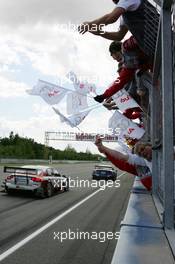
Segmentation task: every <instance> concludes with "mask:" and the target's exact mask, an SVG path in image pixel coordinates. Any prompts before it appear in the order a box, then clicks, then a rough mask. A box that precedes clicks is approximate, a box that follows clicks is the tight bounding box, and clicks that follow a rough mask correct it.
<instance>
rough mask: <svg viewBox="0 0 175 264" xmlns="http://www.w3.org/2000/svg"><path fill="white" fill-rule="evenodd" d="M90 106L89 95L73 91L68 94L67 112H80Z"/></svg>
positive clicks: (69, 113)
mask: <svg viewBox="0 0 175 264" xmlns="http://www.w3.org/2000/svg"><path fill="white" fill-rule="evenodd" d="M86 108H88V104H87V96H84V95H81V94H79V93H76V92H73V93H68V95H67V114H68V115H71V114H77V113H78V112H80V111H82V110H84V109H86Z"/></svg>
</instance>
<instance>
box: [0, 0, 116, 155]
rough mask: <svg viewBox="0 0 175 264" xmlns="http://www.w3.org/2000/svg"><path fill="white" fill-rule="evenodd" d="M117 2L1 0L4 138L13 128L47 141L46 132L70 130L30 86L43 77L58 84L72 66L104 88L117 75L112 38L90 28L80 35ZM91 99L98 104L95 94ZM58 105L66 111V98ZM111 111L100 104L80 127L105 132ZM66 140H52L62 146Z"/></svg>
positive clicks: (82, 146)
mask: <svg viewBox="0 0 175 264" xmlns="http://www.w3.org/2000/svg"><path fill="white" fill-rule="evenodd" d="M114 7H115V6H114V4H113V2H112V1H109V0H96V1H94V0H74V1H70V0H64V1H61V0H59V1H58V0H43V1H41V0H22V1H21V0H0V137H4V136H8V135H9V133H10V131H14V133H18V134H19V135H20V136H24V137H28V138H33V139H34V140H35V141H37V142H40V143H44V134H45V131H60V130H61V131H71V129H70V127H69V126H68V125H66V124H63V123H61V122H60V120H59V117H58V116H57V115H56V114H55V112H54V111H53V110H52V107H51V106H50V105H48V104H47V103H46V102H44V101H43V99H42V98H40V97H38V96H31V95H28V94H27V93H26V90H27V89H32V87H33V86H34V85H35V84H36V83H37V80H38V79H42V80H45V81H48V82H52V83H54V84H58V81H59V79H60V78H63V77H64V76H65V75H66V74H67V73H68V72H69V71H71V70H72V71H74V72H75V73H76V74H77V75H78V76H79V77H80V78H81V79H84V80H85V79H86V80H89V81H92V82H94V83H95V84H96V86H97V93H98V94H100V93H102V92H103V91H104V90H105V89H106V88H107V87H108V86H109V85H110V83H111V82H112V81H113V80H114V79H115V78H116V71H117V64H116V62H115V61H113V60H112V58H111V57H110V55H109V52H108V47H109V44H110V41H108V40H105V39H103V38H101V37H97V36H94V35H92V34H90V33H87V34H85V35H80V34H79V33H78V32H77V31H76V30H75V28H76V26H77V25H78V24H80V23H81V22H84V21H90V20H92V19H95V18H98V17H100V16H102V15H104V14H106V13H108V12H110V11H112V9H113V8H114ZM115 27H116V29H117V27H118V24H117V23H116V24H115V25H114V28H115ZM88 101H89V105H93V104H94V103H95V101H94V100H93V98H89V99H88ZM57 108H58V109H59V110H60V111H62V112H63V113H64V114H66V112H65V111H66V103H65V100H63V101H62V102H61V103H60V104H59V105H58V106H57ZM111 115H112V114H111V113H110V112H109V111H107V110H106V109H103V108H102V107H99V108H98V109H96V110H93V111H92V112H91V113H90V114H89V115H88V116H87V118H86V119H85V120H84V121H83V122H82V124H80V126H79V127H80V129H81V130H82V131H84V132H96V131H99V129H101V130H102V131H104V129H107V126H108V120H109V118H110V116H111ZM69 143H70V144H71V145H72V146H73V147H74V148H75V149H76V150H77V151H86V149H89V150H90V151H91V152H93V153H97V149H96V147H95V146H94V145H93V143H86V142H81V143H80V142H78V143H77V142H74V143H73V142H69ZM67 144H68V142H50V146H53V147H55V148H59V149H64V148H65V146H66V145H67Z"/></svg>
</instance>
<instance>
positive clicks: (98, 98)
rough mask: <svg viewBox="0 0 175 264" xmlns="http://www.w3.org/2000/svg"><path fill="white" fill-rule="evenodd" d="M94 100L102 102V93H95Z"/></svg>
mask: <svg viewBox="0 0 175 264" xmlns="http://www.w3.org/2000/svg"><path fill="white" fill-rule="evenodd" d="M94 100H95V101H96V102H98V103H102V102H103V101H104V98H103V95H102V94H101V95H97V96H95V97H94Z"/></svg>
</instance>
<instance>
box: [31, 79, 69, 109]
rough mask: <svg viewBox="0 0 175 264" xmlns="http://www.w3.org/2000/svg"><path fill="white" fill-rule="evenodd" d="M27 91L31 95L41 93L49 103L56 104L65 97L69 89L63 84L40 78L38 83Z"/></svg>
mask: <svg viewBox="0 0 175 264" xmlns="http://www.w3.org/2000/svg"><path fill="white" fill-rule="evenodd" d="M26 92H27V93H28V94H30V95H39V96H41V97H42V98H43V99H44V101H46V103H48V104H49V105H55V104H58V103H59V102H60V101H61V100H62V99H63V97H64V96H65V94H66V93H67V92H68V90H67V89H65V88H63V87H61V86H58V85H55V84H52V83H48V82H45V81H42V80H38V83H37V85H36V86H34V88H33V89H32V90H27V91H26Z"/></svg>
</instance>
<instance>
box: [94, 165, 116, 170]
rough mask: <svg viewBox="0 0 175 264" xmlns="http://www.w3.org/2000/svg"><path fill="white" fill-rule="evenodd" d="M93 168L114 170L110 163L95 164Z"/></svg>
mask: <svg viewBox="0 0 175 264" xmlns="http://www.w3.org/2000/svg"><path fill="white" fill-rule="evenodd" d="M95 169H111V170H114V168H113V167H112V166H110V165H95Z"/></svg>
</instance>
